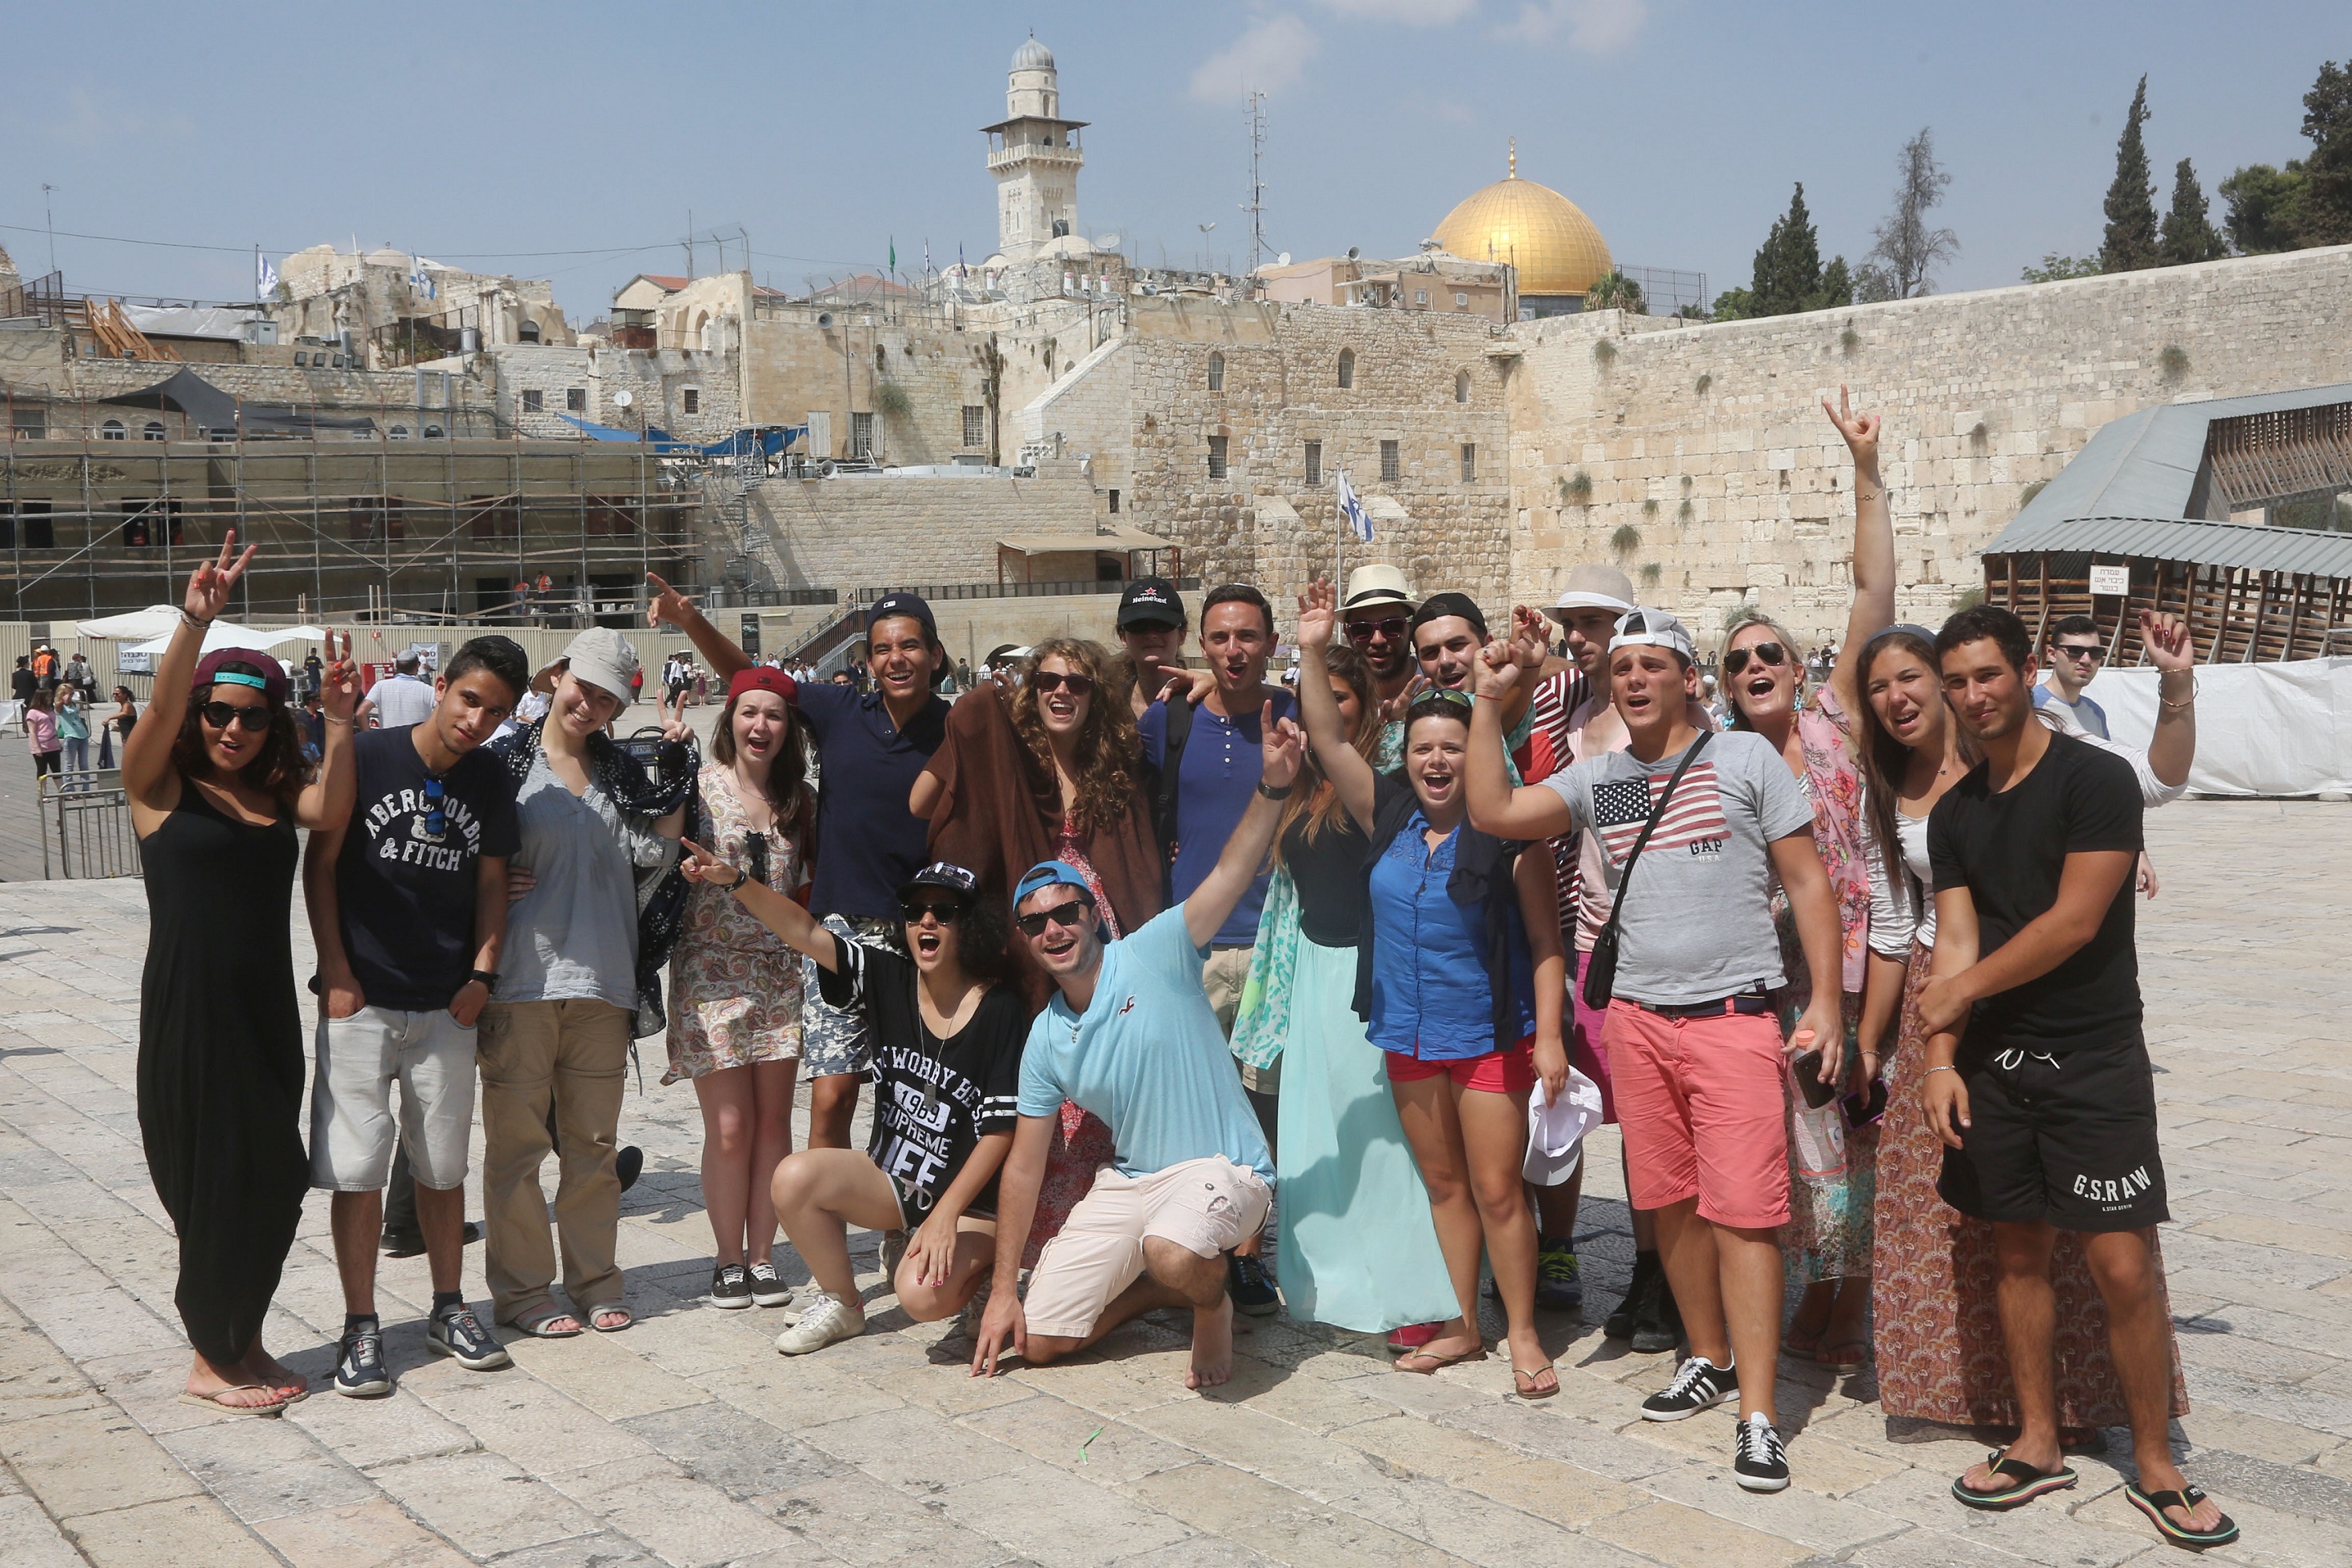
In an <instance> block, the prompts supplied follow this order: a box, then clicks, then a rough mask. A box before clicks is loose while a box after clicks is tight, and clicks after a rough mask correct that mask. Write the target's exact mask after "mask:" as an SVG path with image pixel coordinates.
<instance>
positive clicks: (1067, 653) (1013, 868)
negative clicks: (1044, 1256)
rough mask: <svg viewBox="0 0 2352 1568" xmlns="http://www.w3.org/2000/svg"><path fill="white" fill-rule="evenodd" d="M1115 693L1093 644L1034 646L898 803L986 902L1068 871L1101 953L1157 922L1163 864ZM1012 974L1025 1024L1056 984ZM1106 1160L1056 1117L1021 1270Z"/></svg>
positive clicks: (981, 689) (1099, 1134) (1021, 968)
mask: <svg viewBox="0 0 2352 1568" xmlns="http://www.w3.org/2000/svg"><path fill="white" fill-rule="evenodd" d="M1173 673H1175V674H1183V673H1185V672H1181V671H1178V672H1173ZM1192 674H1193V675H1194V678H1195V679H1196V680H1213V678H1214V677H1213V676H1212V675H1210V674H1209V673H1208V672H1207V671H1198V672H1193V673H1192ZM1123 685H1124V679H1123V672H1121V671H1120V670H1119V668H1118V657H1117V655H1115V654H1113V653H1111V652H1110V651H1109V650H1108V649H1107V648H1105V647H1103V646H1102V645H1101V644H1100V643H1089V642H1084V641H1080V640H1078V639H1075V638H1067V637H1056V638H1053V639H1050V640H1048V641H1046V642H1043V643H1038V644H1037V645H1036V646H1035V647H1034V649H1032V650H1031V651H1030V654H1029V663H1028V665H1027V667H1026V669H1025V670H1024V672H1023V674H1022V676H1021V679H1020V682H1019V684H1018V685H1014V686H1013V688H1012V689H1011V691H1010V693H1009V694H1008V693H1007V692H1005V691H1003V690H1002V689H1000V688H998V687H997V686H996V685H992V684H987V683H983V684H982V685H979V686H977V687H975V688H973V689H972V690H971V691H970V692H967V693H966V694H965V695H963V696H962V697H961V698H960V699H959V700H958V701H957V703H956V705H955V706H954V708H953V709H952V710H950V713H949V715H948V734H947V739H946V740H945V741H944V742H942V743H941V744H940V748H939V750H938V751H937V752H935V753H933V754H932V757H931V760H930V763H929V766H928V767H926V768H924V770H923V773H922V776H921V777H920V778H919V779H916V780H915V788H914V791H913V794H912V796H911V797H910V799H909V800H908V809H909V810H912V811H913V812H914V813H915V815H917V816H919V817H923V818H927V819H928V820H929V822H930V824H931V833H930V852H931V853H932V854H933V855H935V856H937V857H938V858H939V859H940V860H943V861H947V862H950V863H952V864H955V865H964V866H971V867H972V868H974V870H975V871H976V872H977V873H978V875H979V878H980V891H981V894H982V896H983V897H986V898H989V899H992V900H1001V901H1006V902H1009V901H1010V900H1011V898H1012V895H1013V888H1014V886H1015V885H1017V884H1018V883H1019V882H1020V880H1021V876H1022V873H1024V872H1026V871H1027V870H1028V869H1029V868H1030V867H1031V866H1033V865H1037V864H1040V863H1042V862H1045V861H1051V860H1059V861H1063V862H1066V863H1068V864H1070V865H1072V866H1075V867H1076V868H1077V870H1078V872H1079V873H1080V874H1081V875H1083V876H1085V877H1086V879H1087V887H1088V889H1089V890H1090V891H1091V892H1092V893H1093V894H1094V898H1095V907H1096V908H1097V909H1098V910H1100V911H1101V912H1102V915H1103V920H1104V923H1105V925H1106V926H1107V927H1108V929H1107V930H1106V932H1105V933H1104V936H1105V939H1106V940H1114V939H1116V938H1118V936H1123V935H1125V934H1126V933H1128V932H1129V931H1133V930H1136V929H1137V928H1139V926H1141V925H1143V924H1144V922H1146V921H1148V920H1150V918H1151V917H1152V916H1153V915H1157V914H1159V913H1160V890H1161V882H1160V850H1159V844H1158V842H1157V841H1155V840H1154V838H1153V836H1152V831H1151V805H1150V799H1149V797H1148V796H1146V794H1145V793H1144V783H1143V763H1142V747H1141V743H1140V742H1139V741H1138V739H1137V738H1136V733H1135V714H1134V709H1133V707H1132V706H1131V705H1130V704H1129V702H1128V700H1127V698H1126V696H1125V695H1123V693H1122V691H1121V689H1120V688H1121V687H1122V686H1123ZM1013 965H1014V975H1015V978H1016V984H1017V986H1018V988H1019V990H1020V992H1021V996H1022V998H1023V999H1024V1001H1025V1002H1026V1004H1027V1006H1028V1009H1029V1013H1030V1015H1031V1016H1033V1017H1034V1015H1035V1014H1036V1012H1037V1011H1038V1010H1039V1009H1042V1008H1043V1007H1044V1006H1045V1001H1046V998H1048V997H1049V996H1050V995H1051V994H1052V992H1053V982H1052V981H1051V980H1049V979H1048V978H1047V977H1046V976H1045V971H1044V970H1043V969H1040V968H1039V967H1037V965H1036V962H1035V960H1034V957H1033V956H1031V954H1030V952H1029V948H1028V946H1027V944H1025V943H1024V944H1019V945H1017V950H1016V952H1015V953H1014V956H1013ZM1112 1153H1113V1150H1112V1147H1111V1138H1110V1129H1109V1128H1108V1127H1106V1126H1104V1125H1103V1124H1102V1122H1101V1120H1100V1119H1099V1118H1097V1117H1094V1116H1089V1115H1087V1113H1085V1112H1084V1111H1081V1110H1079V1109H1078V1107H1076V1105H1069V1104H1066V1105H1064V1106H1063V1107H1062V1120H1061V1126H1060V1129H1059V1131H1058V1133H1057V1134H1056V1135H1055V1139H1054V1143H1053V1145H1052V1147H1051V1148H1050V1150H1049V1151H1048V1153H1047V1155H1046V1160H1045V1186H1043V1187H1042V1188H1041V1189H1040V1191H1039V1194H1038V1197H1037V1218H1036V1220H1035V1223H1034V1225H1032V1227H1031V1228H1030V1234H1029V1237H1028V1239H1027V1241H1026V1243H1025V1245H1024V1257H1023V1266H1024V1267H1027V1266H1029V1265H1031V1264H1033V1263H1034V1262H1035V1260H1036V1255H1037V1253H1038V1251H1039V1250H1040V1249H1043V1248H1044V1247H1045V1243H1046V1242H1047V1241H1050V1240H1051V1239H1053V1238H1054V1237H1055V1235H1057V1234H1058V1233H1059V1232H1060V1230H1061V1228H1062V1222H1063V1221H1064V1220H1066V1219H1067V1218H1069V1214H1070V1210H1071V1209H1072V1208H1073V1207H1076V1205H1077V1202H1078V1200H1079V1199H1080V1198H1082V1197H1085V1196H1086V1195H1087V1188H1088V1187H1089V1186H1091V1185H1092V1183H1093V1181H1094V1176H1095V1172H1096V1170H1097V1168H1098V1167H1100V1166H1105V1165H1108V1163H1109V1162H1110V1159H1111V1155H1112Z"/></svg>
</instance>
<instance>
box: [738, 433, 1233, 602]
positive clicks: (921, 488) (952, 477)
mask: <svg viewBox="0 0 2352 1568" xmlns="http://www.w3.org/2000/svg"><path fill="white" fill-rule="evenodd" d="M747 499H748V500H749V502H750V507H751V519H752V521H753V522H754V523H755V524H757V525H758V527H756V528H754V529H753V530H752V532H753V538H754V541H755V546H756V548H755V549H754V552H753V556H754V562H755V567H756V572H755V575H758V576H761V577H763V578H764V580H766V581H767V582H769V583H772V585H773V586H775V587H778V588H787V589H804V588H835V589H854V588H861V587H887V586H890V585H893V584H902V585H906V584H921V585H930V584H945V583H993V582H994V581H996V580H997V541H998V540H999V539H1001V538H1011V537H1015V536H1018V535H1023V534H1040V533H1066V534H1087V533H1092V532H1093V531H1094V517H1095V505H1096V500H1095V492H1094V487H1093V486H1092V485H1091V484H1090V483H1089V482H1088V481H1087V477H1086V476H1085V475H1084V474H1082V473H1081V472H1080V471H1079V469H1078V465H1076V463H1074V462H1064V463H1046V464H1042V465H1039V467H1038V472H1037V473H1036V475H1035V476H1034V477H1031V478H1018V477H1015V476H1013V475H1011V474H1004V473H999V474H973V475H971V476H964V475H961V474H948V475H908V476H901V475H891V474H869V475H857V476H843V477H841V478H836V479H770V480H767V481H766V482H764V483H762V484H761V485H758V486H754V487H753V488H752V490H751V493H750V495H749V497H747ZM1186 570H1187V571H1188V572H1189V571H1190V570H1191V567H1190V565H1189V563H1188V565H1187V567H1186Z"/></svg>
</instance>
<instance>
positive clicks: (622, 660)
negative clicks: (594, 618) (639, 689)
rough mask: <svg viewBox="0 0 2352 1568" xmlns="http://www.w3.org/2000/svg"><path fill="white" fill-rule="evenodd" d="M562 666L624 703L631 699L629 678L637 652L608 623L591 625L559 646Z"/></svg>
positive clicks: (632, 671) (634, 667)
mask: <svg viewBox="0 0 2352 1568" xmlns="http://www.w3.org/2000/svg"><path fill="white" fill-rule="evenodd" d="M563 666H564V668H565V669H568V670H570V671H571V672H572V677H573V678H574V679H576V680H581V681H585V682H586V683H587V684H588V685H592V686H594V687H596V688H597V689H598V690H600V691H604V692H609V693H611V694H612V695H614V696H616V697H618V698H620V699H621V701H623V702H624V703H626V702H629V701H631V700H633V699H634V697H635V693H634V692H632V691H631V690H630V689H629V677H630V676H631V675H634V674H636V673H637V651H636V649H635V647H633V646H631V645H630V643H629V640H628V639H627V638H626V637H624V636H622V635H621V634H620V633H619V632H615V631H614V630H613V629H612V628H611V627H610V626H591V627H590V628H588V630H586V631H585V632H581V633H580V635H578V636H577V637H574V638H572V641H571V642H569V643H565V644H564V645H563Z"/></svg>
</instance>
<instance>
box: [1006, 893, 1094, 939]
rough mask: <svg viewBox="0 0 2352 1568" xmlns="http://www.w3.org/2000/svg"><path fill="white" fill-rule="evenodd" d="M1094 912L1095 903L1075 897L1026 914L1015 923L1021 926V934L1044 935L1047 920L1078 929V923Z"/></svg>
mask: <svg viewBox="0 0 2352 1568" xmlns="http://www.w3.org/2000/svg"><path fill="white" fill-rule="evenodd" d="M1093 913H1094V905H1093V904H1089V903H1087V901H1086V900H1085V899H1083V898H1074V899H1072V900H1070V902H1069V903H1067V904H1055V905H1054V907H1053V908H1051V909H1046V910H1040V911H1039V912H1038V913H1037V914H1035V915H1022V916H1021V917H1020V918H1019V919H1017V920H1015V921H1014V922H1013V924H1014V925H1018V926H1019V927H1021V935H1023V936H1044V935H1045V922H1047V921H1049V920H1050V921H1052V922H1053V923H1054V924H1055V925H1066V926H1068V927H1070V928H1071V929H1072V930H1076V928H1077V925H1078V923H1079V922H1080V921H1082V920H1084V919H1086V917H1087V915H1092V914H1093Z"/></svg>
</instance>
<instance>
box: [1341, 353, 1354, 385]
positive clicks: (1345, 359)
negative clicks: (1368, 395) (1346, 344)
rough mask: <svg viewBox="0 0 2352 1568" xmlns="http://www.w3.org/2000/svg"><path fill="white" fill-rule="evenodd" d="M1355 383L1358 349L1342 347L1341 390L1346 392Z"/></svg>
mask: <svg viewBox="0 0 2352 1568" xmlns="http://www.w3.org/2000/svg"><path fill="white" fill-rule="evenodd" d="M1355 384H1356V350H1353V349H1342V350H1339V390H1340V391H1341V392H1345V391H1347V390H1348V389H1349V387H1351V386H1354V385H1355Z"/></svg>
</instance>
